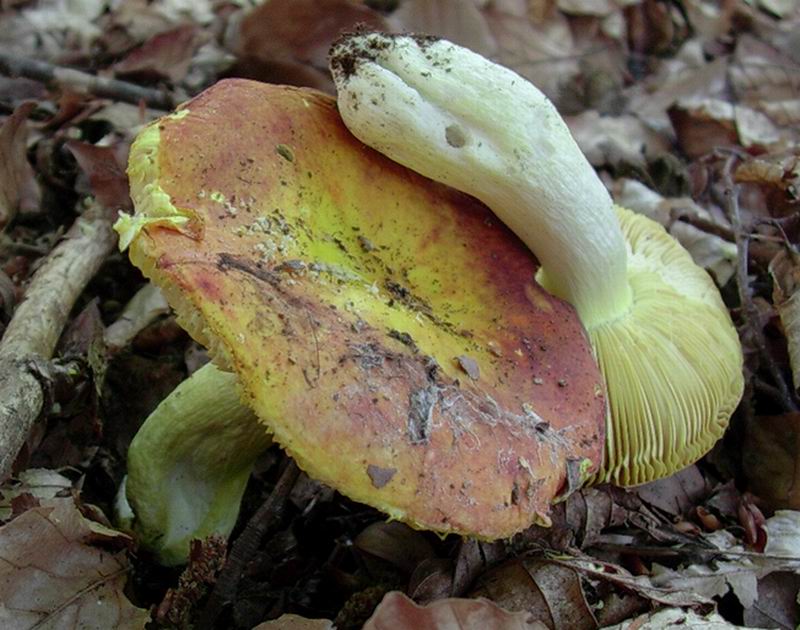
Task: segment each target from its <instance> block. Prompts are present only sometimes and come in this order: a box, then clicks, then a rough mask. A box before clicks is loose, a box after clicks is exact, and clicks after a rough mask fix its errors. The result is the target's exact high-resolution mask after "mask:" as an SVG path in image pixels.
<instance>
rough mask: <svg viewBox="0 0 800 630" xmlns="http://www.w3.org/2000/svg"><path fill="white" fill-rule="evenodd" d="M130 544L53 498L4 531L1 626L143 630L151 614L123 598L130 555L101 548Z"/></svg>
mask: <svg viewBox="0 0 800 630" xmlns="http://www.w3.org/2000/svg"><path fill="white" fill-rule="evenodd" d="M98 539H104V540H115V541H125V540H126V539H127V537H126V536H125V535H124V534H122V533H120V532H114V530H110V529H108V528H105V527H103V526H101V525H99V524H97V523H94V522H91V521H88V520H87V519H86V518H84V517H83V515H82V514H81V513H80V511H79V510H78V508H77V507H76V506H75V503H74V501H73V499H72V498H66V499H48V500H45V501H42V505H41V506H40V507H36V508H32V509H30V510H28V511H27V512H25V513H24V514H22V515H20V516H18V517H17V518H16V519H14V520H13V521H11V522H10V523H9V524H7V525H5V526H3V527H2V528H0V559H2V562H0V627H2V628H3V629H4V630H29V629H30V628H33V627H36V628H41V629H42V630H45V629H52V630H55V629H59V630H60V629H62V628H63V629H65V630H66V629H68V628H81V629H82V630H93V629H96V630H108V628H115V630H128V629H130V630H134V629H135V630H141V628H143V627H144V624H145V623H146V622H147V619H148V614H147V611H146V610H143V609H141V608H136V607H135V606H133V604H131V603H130V602H129V601H128V599H127V598H126V597H125V595H124V594H123V592H122V589H123V587H124V586H125V582H126V581H127V574H128V571H129V570H130V569H129V566H128V561H127V558H126V556H125V552H124V551H121V552H116V553H115V552H109V551H108V550H107V549H103V548H99V547H94V546H92V544H91V543H92V542H94V541H97V540H98Z"/></svg>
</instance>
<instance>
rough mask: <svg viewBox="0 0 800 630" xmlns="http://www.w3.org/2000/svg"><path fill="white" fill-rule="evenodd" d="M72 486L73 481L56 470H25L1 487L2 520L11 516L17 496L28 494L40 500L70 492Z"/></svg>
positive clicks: (0, 509)
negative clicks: (13, 502)
mask: <svg viewBox="0 0 800 630" xmlns="http://www.w3.org/2000/svg"><path fill="white" fill-rule="evenodd" d="M71 488H72V482H71V481H70V480H69V479H67V478H66V477H65V476H64V475H61V474H59V473H57V472H56V471H54V470H47V469H45V468H29V469H28V470H23V471H22V472H20V473H19V474H18V475H16V477H15V478H14V479H10V480H8V481H6V482H5V483H4V484H3V486H2V488H0V521H6V520H8V519H9V518H11V515H12V501H14V500H15V499H16V498H17V497H20V496H22V495H25V494H28V495H30V496H31V497H33V498H34V499H36V500H37V502H38V501H39V500H42V499H53V498H55V497H56V495H58V494H60V493H64V492H67V493H68V492H69V490H70V489H71Z"/></svg>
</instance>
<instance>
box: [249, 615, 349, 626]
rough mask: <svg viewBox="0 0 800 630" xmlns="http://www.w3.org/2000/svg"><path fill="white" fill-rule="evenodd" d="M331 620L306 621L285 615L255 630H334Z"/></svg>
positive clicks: (262, 624) (296, 616)
mask: <svg viewBox="0 0 800 630" xmlns="http://www.w3.org/2000/svg"><path fill="white" fill-rule="evenodd" d="M332 628H333V622H332V621H331V620H330V619H306V618H305V617H301V616H300V615H291V614H283V615H281V616H280V617H278V618H277V619H273V620H272V621H265V622H264V623H260V624H258V625H257V626H256V627H255V628H253V630H332Z"/></svg>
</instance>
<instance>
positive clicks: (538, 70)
mask: <svg viewBox="0 0 800 630" xmlns="http://www.w3.org/2000/svg"><path fill="white" fill-rule="evenodd" d="M484 16H485V18H486V23H487V24H488V25H489V28H490V30H491V32H492V35H493V36H494V38H495V40H496V41H497V46H498V48H497V51H496V52H495V54H494V55H493V56H492V59H493V60H494V61H496V62H497V63H500V64H502V65H504V66H506V67H508V68H511V69H512V70H514V71H515V72H517V73H519V74H521V75H522V76H523V77H525V78H526V79H528V80H529V81H530V82H531V83H533V84H534V85H535V86H536V87H538V88H539V89H540V90H541V91H542V92H544V93H545V94H546V95H547V96H548V97H549V98H550V99H551V100H554V101H557V100H558V97H559V92H560V89H561V86H562V85H563V84H564V83H565V82H566V81H568V80H569V79H570V78H571V77H574V76H575V75H577V74H578V73H579V72H580V63H579V61H578V57H579V55H578V53H579V51H578V50H577V49H576V46H575V40H574V36H573V34H572V31H571V30H570V26H569V20H568V19H567V18H566V16H564V15H562V14H560V13H557V12H556V13H554V14H552V15H548V19H547V20H544V21H542V22H541V23H539V24H534V23H532V22H531V21H530V20H528V19H524V18H523V19H520V17H519V16H518V15H516V14H514V13H507V12H504V11H501V10H499V9H496V8H495V7H494V6H493V5H492V4H489V5H488V6H487V8H486V9H484Z"/></svg>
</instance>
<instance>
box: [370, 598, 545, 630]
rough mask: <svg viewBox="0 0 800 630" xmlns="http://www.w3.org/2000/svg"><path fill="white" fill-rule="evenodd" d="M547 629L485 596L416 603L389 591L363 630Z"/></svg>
mask: <svg viewBox="0 0 800 630" xmlns="http://www.w3.org/2000/svg"><path fill="white" fill-rule="evenodd" d="M419 628H426V629H428V630H486V628H493V629H494V630H547V626H546V625H545V624H543V623H542V622H540V621H537V620H536V619H535V617H534V615H532V614H531V613H528V612H517V613H510V612H506V611H505V610H503V609H502V608H500V607H499V606H497V605H496V604H494V603H492V602H490V601H488V600H485V599H455V598H454V599H440V600H438V601H436V602H433V603H431V604H428V605H427V606H418V605H417V604H415V603H414V602H413V601H412V600H411V599H409V598H408V597H406V596H405V595H403V594H402V593H399V592H397V591H392V592H391V593H387V594H386V596H385V597H384V598H383V601H382V602H381V603H380V605H379V606H378V608H377V609H376V610H375V613H374V614H373V615H372V617H370V618H369V620H368V621H367V623H366V624H364V630H418V629H419Z"/></svg>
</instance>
